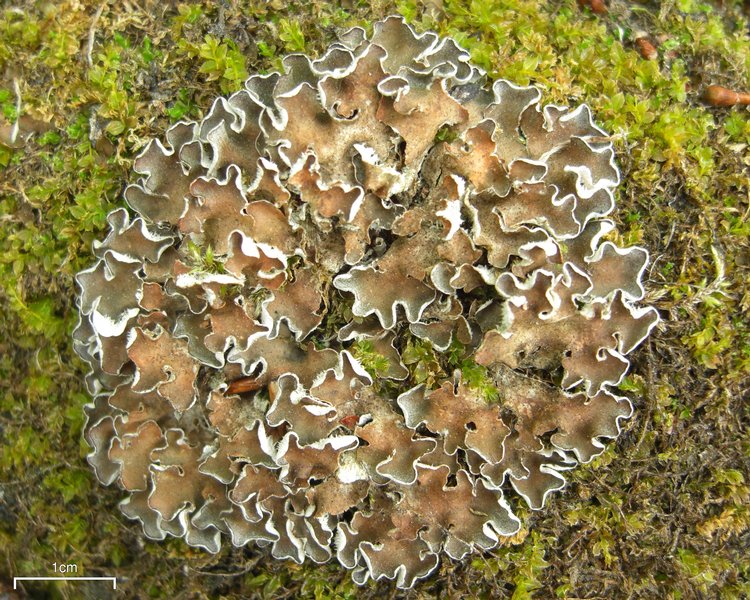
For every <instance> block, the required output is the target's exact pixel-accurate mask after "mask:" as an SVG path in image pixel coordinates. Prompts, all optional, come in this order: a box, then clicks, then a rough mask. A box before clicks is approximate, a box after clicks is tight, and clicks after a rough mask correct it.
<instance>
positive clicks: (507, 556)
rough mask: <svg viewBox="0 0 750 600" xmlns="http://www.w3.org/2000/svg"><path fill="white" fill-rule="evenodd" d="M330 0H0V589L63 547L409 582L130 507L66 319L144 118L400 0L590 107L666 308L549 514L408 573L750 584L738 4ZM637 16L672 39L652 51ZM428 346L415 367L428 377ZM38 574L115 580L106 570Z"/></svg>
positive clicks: (191, 104)
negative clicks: (597, 452) (709, 102)
mask: <svg viewBox="0 0 750 600" xmlns="http://www.w3.org/2000/svg"><path fill="white" fill-rule="evenodd" d="M332 4H333V3H328V2H321V1H318V0H307V1H304V2H281V1H279V0H273V1H271V2H261V1H254V2H253V1H249V0H236V1H233V2H213V1H209V0H204V1H195V2H186V3H182V4H177V5H176V6H172V5H171V4H170V5H169V6H168V5H167V4H164V3H158V2H155V1H153V2H151V1H148V0H147V1H143V2H139V3H114V4H108V3H106V2H103V3H100V2H96V1H93V0H80V1H73V0H60V1H59V2H57V3H54V4H53V3H49V2H41V1H37V2H18V1H16V2H14V1H13V0H10V2H6V3H4V8H2V9H0V141H1V142H2V143H0V220H2V225H1V226H0V474H1V475H0V481H1V483H0V546H2V549H1V550H0V553H1V554H2V555H3V559H2V560H1V561H0V590H3V586H5V585H7V583H8V582H9V580H10V578H11V577H12V576H14V575H16V576H20V575H51V574H53V573H52V569H53V563H55V562H57V563H66V564H76V565H77V566H78V572H77V574H78V575H115V576H117V577H118V579H119V581H118V589H119V590H121V592H122V594H123V595H125V596H128V597H134V596H139V597H155V598H162V597H163V598H174V597H178V596H181V597H217V596H219V595H222V594H223V595H224V597H229V598H232V597H237V598H239V597H269V598H271V597H279V598H281V597H302V598H354V597H373V598H376V597H377V598H382V597H384V596H388V595H391V594H393V593H394V589H393V587H392V585H390V584H371V585H370V586H369V587H366V588H364V589H362V590H360V589H358V588H356V586H354V584H352V583H351V581H350V578H349V573H348V572H346V571H345V570H344V569H342V568H340V567H338V566H337V565H336V564H333V563H332V564H329V565H325V566H322V567H321V566H312V565H309V564H308V565H305V566H297V565H294V564H291V563H280V562H278V561H275V560H273V559H271V558H270V556H268V555H267V554H266V553H264V552H263V551H261V550H258V549H257V548H254V547H248V548H245V549H234V548H231V547H230V545H229V544H225V547H224V549H223V550H222V551H221V553H219V554H218V555H216V556H213V555H208V554H206V553H203V552H201V551H199V550H195V549H192V548H189V547H188V546H186V545H185V544H184V543H183V542H182V541H177V540H171V541H166V542H162V543H158V542H157V543H155V542H150V541H148V540H146V539H145V538H144V537H143V535H142V533H141V531H140V527H139V526H137V525H136V524H134V523H131V522H128V521H127V520H126V519H125V518H124V517H123V516H122V515H121V514H120V513H119V511H118V509H117V502H118V501H119V499H120V498H121V494H120V492H118V491H117V490H116V489H107V488H103V487H101V486H100V485H99V484H98V483H97V482H96V481H95V480H94V476H93V473H92V472H91V471H90V469H89V468H88V465H87V464H86V462H85V459H84V457H85V455H86V453H87V448H86V446H85V444H84V443H83V442H82V441H81V429H82V426H83V411H82V406H83V404H85V403H86V402H87V401H88V396H87V394H86V393H85V389H84V386H83V383H82V382H83V377H84V375H85V373H84V369H83V365H82V364H81V362H80V361H78V360H77V358H76V357H75V356H74V354H73V352H72V349H71V342H70V332H71V330H72V328H73V326H74V324H75V322H76V319H77V314H76V308H75V304H74V299H75V295H76V290H75V287H74V284H73V276H74V274H75V273H76V272H77V271H79V270H80V269H82V268H84V267H86V266H88V265H89V264H90V262H91V260H92V257H91V252H90V248H91V242H92V241H93V240H94V239H97V238H101V237H102V236H103V232H104V229H105V225H106V222H105V216H106V214H107V212H108V211H110V210H111V209H112V208H114V207H116V206H120V205H123V200H122V190H123V188H124V185H125V183H126V181H127V179H128V177H129V173H130V169H131V165H132V158H133V156H134V155H135V154H136V153H137V152H138V150H139V149H140V148H142V147H143V145H144V144H145V143H146V142H147V141H148V140H149V139H150V138H151V137H154V136H160V135H161V134H162V133H163V132H164V131H165V129H166V128H167V127H168V126H169V125H170V124H171V123H174V122H176V121H178V120H180V119H190V118H197V117H200V116H201V115H202V114H203V112H204V111H206V110H207V109H208V107H209V106H210V103H211V101H212V99H213V98H214V97H215V96H217V95H219V94H226V93H229V92H231V91H234V90H236V89H238V88H239V87H240V86H241V84H242V81H243V80H244V78H245V77H246V76H247V73H252V72H268V71H270V70H273V69H278V68H279V67H280V58H281V57H282V56H283V55H284V54H286V53H288V52H294V51H304V52H307V53H311V54H313V55H315V54H320V53H321V51H322V50H323V49H324V48H325V47H327V46H328V45H329V44H330V43H331V42H332V41H333V40H335V38H336V35H337V32H339V31H340V30H341V29H342V28H346V27H348V26H352V25H362V26H364V27H366V28H367V27H369V26H370V25H371V23H372V22H373V21H374V20H377V19H378V18H381V17H383V16H385V15H387V14H390V13H392V12H400V13H401V14H403V15H405V16H406V17H407V18H408V19H409V20H410V21H411V22H412V23H413V24H414V25H415V27H417V28H418V29H426V28H430V29H434V30H436V31H438V32H439V33H441V34H445V35H451V36H454V37H456V38H457V39H458V40H460V42H461V43H462V44H463V45H464V46H465V47H467V48H468V49H470V51H471V53H472V56H473V59H474V61H475V62H476V63H477V64H479V65H480V66H482V67H483V68H485V69H486V70H487V71H488V73H489V74H490V76H491V77H492V78H498V77H504V78H508V79H510V80H511V81H514V82H515V83H518V84H526V83H534V84H536V85H538V86H539V87H541V88H542V89H543V91H544V100H545V101H546V102H558V103H561V104H568V105H572V104H578V103H580V102H586V103H588V104H589V105H590V106H591V107H592V109H593V110H594V113H595V115H596V118H597V120H598V121H599V122H600V123H601V125H602V126H603V128H604V129H605V130H607V131H609V132H611V133H612V135H613V138H614V140H615V144H616V149H617V153H618V161H619V165H620V167H621V169H622V172H623V180H624V182H623V184H622V185H621V186H620V188H619V196H618V198H617V211H616V213H615V214H614V218H615V220H617V221H618V230H619V231H620V234H619V235H620V236H621V238H622V242H624V243H625V244H630V243H642V244H643V245H645V246H646V247H647V248H649V249H650V250H651V252H652V262H651V266H650V271H649V272H648V290H649V291H648V296H647V298H646V300H645V303H646V304H651V305H654V306H656V307H657V308H658V309H659V311H660V313H661V315H662V317H663V319H664V322H663V324H662V325H661V326H660V327H659V329H658V330H657V331H655V332H654V333H653V334H652V335H651V337H650V338H649V341H648V345H647V346H645V347H643V348H641V349H640V350H638V351H637V352H636V354H635V355H634V356H633V358H634V365H633V369H632V373H631V376H630V377H629V378H628V379H626V381H625V382H624V383H623V384H622V386H621V388H622V391H623V392H624V393H627V394H628V395H629V396H630V397H631V398H633V400H634V404H635V405H636V411H637V412H636V415H635V417H634V418H633V419H631V420H630V421H629V422H628V424H627V426H626V427H627V431H626V432H625V433H624V435H623V436H622V437H621V438H620V439H619V440H618V441H617V443H616V444H614V445H612V446H610V447H609V449H608V450H607V451H606V452H605V453H604V454H603V455H602V456H601V457H599V458H598V459H596V460H595V461H594V462H593V463H591V464H590V465H586V466H583V467H581V468H579V469H577V470H576V471H574V472H573V473H572V474H571V485H570V486H569V487H568V488H567V489H566V491H564V492H563V493H561V494H557V495H553V496H552V497H551V499H550V502H549V505H548V507H547V508H545V509H544V510H543V511H541V512H539V513H535V514H531V515H529V514H528V511H526V510H524V508H523V507H516V508H517V510H518V512H519V513H520V516H522V518H523V521H524V522H525V523H527V527H528V529H524V530H522V531H521V532H520V533H519V534H518V535H516V536H515V537H514V538H512V539H510V540H508V541H507V543H506V544H505V545H504V546H503V547H502V548H500V549H498V550H496V551H494V552H490V553H486V554H484V555H475V556H474V557H473V559H471V560H468V561H465V562H462V563H456V564H452V563H450V562H449V561H445V562H444V563H443V565H442V567H441V570H440V572H439V573H438V574H436V575H435V576H433V577H431V578H430V579H428V580H427V581H425V582H423V583H421V584H419V585H418V587H417V588H416V589H415V590H414V591H413V592H410V593H409V594H408V595H409V596H411V597H419V596H424V597H437V596H441V597H445V596H448V597H452V596H454V595H460V596H470V597H486V598H490V597H491V598H502V597H513V598H527V597H539V598H551V597H560V598H577V597H578V598H580V597H606V598H620V597H622V598H625V597H631V598H694V597H720V598H742V597H747V596H748V595H750V581H749V579H750V562H749V561H748V558H747V553H746V549H747V546H748V535H750V534H748V527H749V525H750V511H749V510H748V508H747V507H748V501H749V500H750V488H749V487H748V482H747V481H746V479H745V477H746V474H747V473H748V472H749V471H750V469H748V466H749V465H748V462H749V461H748V455H749V454H750V452H749V451H748V449H749V448H750V439H749V438H748V433H747V432H748V431H750V428H749V427H748V398H749V397H750V320H749V319H748V316H747V315H748V313H749V312H750V292H749V291H748V287H747V283H746V282H747V280H748V278H749V277H750V242H748V239H749V238H750V205H749V204H748V198H749V194H750V152H749V151H748V144H750V119H749V118H748V111H747V109H744V108H733V109H719V108H711V107H707V106H705V105H704V104H702V103H701V101H700V92H701V90H702V89H703V88H704V87H705V86H706V85H709V84H712V83H715V84H720V85H724V86H726V87H730V88H733V89H737V90H743V91H746V90H748V88H750V81H748V79H747V73H748V72H750V41H749V40H748V35H747V34H748V19H747V14H746V13H743V8H742V7H743V4H742V3H741V2H724V3H722V4H721V6H715V5H713V4H708V3H704V2H699V1H695V0H676V1H674V2H668V3H667V2H665V3H661V4H657V3H649V2H644V3H632V2H623V1H620V0H613V1H612V2H611V3H610V4H609V14H608V15H605V16H600V15H595V14H593V13H591V12H590V11H588V10H581V9H579V7H578V6H577V4H576V3H575V2H574V1H573V0H564V1H562V2H555V3H547V2H536V1H533V0H529V1H521V0H497V1H493V0H472V1H470V2H465V1H463V2H459V1H458V0H442V1H441V0H431V1H427V2H411V1H402V2H392V1H377V0H376V1H375V2H363V1H361V0H347V1H342V2H340V3H339V4H338V7H335V6H332ZM125 6H129V7H130V8H131V10H126V9H125V8H124V7H125ZM640 32H646V33H647V34H648V35H649V37H650V39H651V40H652V41H653V42H655V45H656V47H657V49H658V53H659V56H658V60H656V61H649V60H646V59H644V58H642V57H641V55H640V54H639V53H638V52H637V49H636V47H635V45H634V40H635V38H636V37H637V35H638V34H639V33H640ZM16 121H18V123H19V127H20V135H21V137H20V138H17V139H16V140H15V141H16V143H11V138H10V134H11V130H10V125H12V124H13V123H15V122H16ZM27 136H28V139H27ZM11 146H18V147H11ZM201 258H205V257H201ZM361 350H362V352H363V353H365V354H366V353H367V348H362V349H361ZM419 350H420V349H419V348H416V347H415V350H414V355H415V361H414V363H413V364H412V365H411V368H414V369H417V368H423V369H425V373H426V374H427V375H426V376H429V360H427V359H429V356H427V355H426V354H425V353H424V352H423V353H422V354H425V356H422V354H420V352H419ZM425 357H426V358H425ZM375 358H377V357H375ZM456 360H457V361H458V362H460V356H458V355H457V358H456ZM425 361H427V362H425ZM425 364H427V367H425V366H424V365H425ZM457 364H458V363H457ZM458 366H460V367H461V368H466V369H469V370H471V365H462V364H459V365H458ZM371 367H372V368H373V369H375V370H377V369H378V368H379V365H378V364H377V361H376V360H375V362H374V363H373V364H372V365H371ZM481 375H482V374H481V373H478V374H477V377H478V381H479V383H478V385H481V383H482V381H481ZM25 590H26V592H27V593H28V594H29V595H31V596H33V597H54V598H60V597H62V598H78V597H83V596H82V594H87V595H88V596H87V597H106V596H107V594H108V593H110V592H108V591H107V590H108V588H107V586H106V585H104V586H99V584H93V583H92V584H85V583H69V584H65V583H56V584H43V583H42V584H28V585H25Z"/></svg>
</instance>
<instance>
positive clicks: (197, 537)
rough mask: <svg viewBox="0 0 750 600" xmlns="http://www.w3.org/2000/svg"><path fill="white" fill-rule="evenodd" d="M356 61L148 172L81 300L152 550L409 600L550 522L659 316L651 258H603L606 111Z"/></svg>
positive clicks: (445, 64) (235, 109)
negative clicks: (163, 546) (480, 381)
mask: <svg viewBox="0 0 750 600" xmlns="http://www.w3.org/2000/svg"><path fill="white" fill-rule="evenodd" d="M342 40H346V41H342V42H339V43H337V44H334V45H333V46H332V47H331V49H330V50H329V51H328V53H327V54H326V55H325V56H324V57H322V58H321V59H319V60H316V61H312V60H310V59H308V58H307V57H304V56H301V55H297V56H295V57H293V60H291V59H290V60H289V61H288V64H287V67H288V70H287V72H286V73H285V74H284V75H280V76H278V75H276V76H274V77H273V79H271V80H269V79H268V78H267V77H261V76H253V77H251V78H250V79H249V80H248V81H247V82H246V84H245V89H243V90H241V91H239V92H237V93H235V94H234V95H232V96H231V97H230V98H229V99H224V98H220V99H219V100H217V101H216V102H215V103H214V106H213V108H212V109H211V110H210V112H209V114H208V116H207V117H206V118H205V119H204V120H203V121H202V122H199V123H179V124H177V125H175V126H174V127H173V128H171V129H170V130H169V131H168V132H167V135H166V138H167V140H166V143H165V144H162V143H161V142H159V141H153V142H151V143H150V144H149V145H148V146H147V147H146V149H145V150H144V151H143V152H142V154H141V155H140V156H139V157H138V158H137V160H136V161H135V170H136V172H137V173H138V174H139V175H141V178H140V179H139V180H138V181H136V182H135V183H133V184H131V185H130V186H129V187H128V188H127V191H126V199H127V201H128V203H129V204H130V207H131V208H132V209H133V210H134V211H135V212H136V213H137V215H138V216H137V217H135V218H133V220H132V222H130V221H129V216H128V214H127V213H126V212H125V211H123V210H118V211H115V212H113V213H112V215H111V216H110V217H109V223H110V232H109V234H108V236H107V237H106V239H105V240H104V241H103V242H98V243H97V244H96V245H95V249H96V254H97V256H98V257H99V261H98V262H97V263H96V264H95V265H94V266H92V267H91V268H90V269H88V270H86V271H84V272H82V273H81V274H80V275H79V276H78V282H79V285H80V287H81V299H80V307H81V323H80V325H79V327H78V329H77V330H76V333H75V334H74V337H75V340H76V344H77V348H78V349H79V352H80V354H81V356H82V357H84V358H85V359H86V360H88V361H89V363H90V364H91V367H92V369H93V371H92V373H91V375H90V376H89V381H90V383H91V391H92V393H94V394H96V398H97V401H96V402H95V403H94V404H92V405H90V406H89V408H88V409H87V415H88V430H87V440H88V441H89V442H90V443H91V445H92V446H93V448H94V450H93V452H92V453H91V454H90V455H89V462H90V463H91V464H92V466H93V467H94V468H95V470H96V472H97V475H98V476H99V478H100V479H101V480H102V481H103V482H104V483H112V482H114V481H117V482H118V483H119V484H120V485H121V486H122V487H123V488H124V489H125V490H127V491H129V492H132V493H133V496H131V497H130V498H128V499H127V500H126V501H125V503H124V505H123V510H124V511H125V513H126V514H127V515H128V516H129V517H131V518H136V519H139V520H140V521H141V522H142V523H143V526H144V530H145V532H146V534H147V535H148V536H149V537H152V538H157V539H162V538H164V537H165V536H166V535H174V536H179V537H184V538H185V540H186V541H187V542H188V543H189V544H191V545H195V546H200V547H203V548H205V549H207V550H209V551H212V552H216V551H218V549H219V545H220V539H221V534H222V533H224V534H228V535H229V536H231V539H232V540H233V542H234V543H235V544H245V543H247V542H249V541H251V540H254V541H257V542H259V543H261V544H270V545H271V548H272V553H273V555H274V556H275V557H277V558H288V559H292V560H295V561H298V562H301V561H303V560H304V559H305V558H309V559H311V560H313V561H315V562H325V561H327V560H329V559H331V558H332V557H333V556H334V555H335V556H336V557H337V558H338V559H339V560H340V562H341V563H342V564H343V565H345V566H346V567H348V568H351V569H353V577H354V579H355V581H357V582H358V583H364V582H365V581H366V580H367V579H368V578H370V577H372V578H373V579H376V580H377V579H380V578H382V577H385V578H393V579H395V580H396V583H397V585H399V586H400V587H411V586H412V585H413V584H414V582H415V580H416V579H419V578H422V577H425V576H427V575H428V574H429V573H431V572H432V571H433V570H434V569H435V567H436V566H437V564H438V557H439V556H440V554H442V553H446V554H448V555H449V556H450V557H452V558H462V557H463V556H465V555H466V554H467V553H468V552H471V551H472V550H476V549H487V548H491V547H493V546H495V545H496V544H497V543H498V541H499V539H500V538H503V537H508V536H512V535H514V534H515V533H516V532H517V531H518V529H519V527H520V521H519V520H518V518H517V517H516V516H515V515H514V514H513V512H512V511H511V508H510V506H509V504H508V502H507V500H506V495H507V494H508V493H509V492H510V491H512V490H515V492H517V493H518V494H520V496H521V497H523V498H524V499H525V500H526V502H527V503H528V505H529V506H530V507H531V508H534V509H539V508H541V507H542V506H543V504H544V501H545V498H546V497H547V495H548V494H549V493H550V492H551V491H553V490H557V489H560V488H561V487H562V486H563V484H564V481H565V480H564V477H563V475H562V474H561V472H562V471H563V470H567V469H570V468H572V466H573V465H574V464H575V463H576V461H584V462H588V461H590V460H591V459H592V458H593V457H594V456H596V455H597V454H599V453H600V452H601V451H602V450H603V448H604V445H603V444H602V440H603V439H606V438H614V437H617V435H618V434H619V430H620V425H619V421H620V419H622V418H624V417H628V416H629V415H630V413H631V406H630V403H629V401H628V400H627V399H626V398H622V397H619V396H617V395H615V394H614V393H613V392H612V391H611V389H612V388H613V387H614V386H616V385H617V384H619V382H620V381H621V380H622V378H623V376H624V375H625V372H626V370H627V367H628V364H629V363H628V360H627V358H626V355H627V354H628V353H630V352H631V351H632V350H633V349H634V348H635V347H636V346H637V345H638V344H639V343H640V342H641V341H642V340H643V339H644V338H645V337H646V336H647V335H648V333H649V331H650V330H651V328H652V327H653V326H654V325H655V324H656V322H657V321H658V317H657V314H656V311H655V310H653V309H649V308H643V307H639V306H638V305H637V302H638V301H639V300H640V299H641V298H642V297H643V288H642V286H641V283H640V277H641V275H642V273H643V271H644V269H645V268H646V262H647V256H648V255H647V252H646V251H645V250H643V249H641V248H635V247H630V248H621V247H618V246H617V245H615V244H614V243H612V242H611V241H602V240H601V236H600V235H596V234H593V235H592V234H591V233H589V232H590V231H591V230H592V228H596V227H598V230H599V231H601V230H602V229H611V228H612V224H611V222H610V221H608V220H606V219H605V217H606V215H607V214H608V213H609V212H610V211H611V210H612V208H613V206H614V200H613V191H614V188H615V186H616V185H617V184H618V182H619V171H618V169H617V167H616V166H615V164H614V151H613V148H612V145H611V143H610V142H608V141H604V140H605V137H604V135H605V134H604V132H602V131H601V130H600V129H599V128H598V127H597V126H596V125H594V124H593V122H592V120H591V114H590V112H589V110H588V108H587V107H585V106H583V107H579V108H577V109H574V110H571V109H567V108H562V107H557V106H544V107H543V106H542V105H541V104H540V97H541V94H540V93H539V92H538V91H537V90H536V89H534V88H524V87H519V86H515V85H513V84H511V83H508V82H506V81H497V82H495V83H494V85H492V86H490V84H489V83H488V82H487V80H486V77H485V75H484V73H483V72H482V71H481V70H480V69H478V68H476V67H473V66H471V64H470V63H469V62H468V55H467V53H466V52H465V51H463V50H462V49H460V48H459V47H458V46H456V45H455V44H454V43H453V42H452V41H451V40H445V39H440V38H438V37H437V36H436V35H435V34H432V33H426V34H422V35H417V34H415V33H414V31H413V30H412V29H411V28H410V27H409V26H407V25H406V24H405V23H404V22H403V20H401V19H399V18H389V19H386V20H385V21H382V22H379V23H376V24H375V29H374V33H373V35H372V38H371V39H369V40H368V39H366V38H365V37H364V36H363V32H362V31H360V30H355V31H354V32H350V33H349V34H346V35H345V36H343V37H342ZM269 85H270V86H271V87H270V90H271V93H270V94H265V95H264V94H261V93H259V88H260V87H261V86H269ZM264 89H265V88H264ZM337 290H338V291H337ZM336 302H338V303H350V305H351V308H350V312H349V313H348V317H346V318H345V319H343V320H342V319H339V322H337V323H336V327H337V330H338V335H336V332H335V331H334V332H332V331H331V330H330V323H329V321H330V319H331V318H332V316H333V315H334V311H336V310H337V306H336V305H335V304H334V303H336ZM417 338H418V339H420V340H422V342H421V344H422V347H423V348H429V347H431V348H433V349H434V350H433V351H434V352H436V353H438V354H440V353H448V352H452V353H453V354H454V357H455V356H459V357H460V358H461V360H462V361H464V362H463V363H462V364H464V365H467V364H473V365H474V368H475V369H479V370H482V372H483V373H485V375H484V377H485V379H486V382H485V388H484V389H480V388H479V387H478V386H477V385H476V382H475V383H474V384H472V383H471V382H467V381H465V380H464V379H465V376H464V375H463V374H462V371H461V368H460V367H459V366H458V365H455V367H456V368H455V372H451V371H450V370H449V369H443V370H442V371H440V372H437V373H434V374H433V376H432V377H431V378H430V379H429V380H427V381H425V383H421V384H420V385H416V386H415V385H414V381H413V378H412V377H409V376H408V374H409V371H408V369H405V368H404V363H405V362H409V350H408V347H409V344H413V343H415V342H414V340H415V339H417ZM364 342H367V343H369V344H371V346H370V348H372V352H373V354H374V355H375V356H376V357H379V358H381V359H382V361H385V363H386V365H387V368H386V369H381V370H378V369H374V370H371V373H368V372H367V371H366V370H365V368H364V366H363V363H361V362H360V361H359V360H358V359H357V358H355V357H354V356H353V355H352V353H351V352H350V350H354V351H355V353H356V350H357V349H359V348H360V346H358V344H360V343H364ZM375 342H379V343H378V346H377V348H378V349H382V350H383V351H384V352H385V353H386V354H384V355H381V354H378V352H377V351H375V348H376V346H375ZM399 367H400V368H401V369H403V374H401V375H396V376H395V381H394V377H393V376H389V373H393V372H395V373H397V374H398V373H399ZM381 371H383V372H382V373H381ZM388 382H390V383H388ZM487 387H490V388H491V389H492V393H491V394H488V393H487ZM123 396H126V397H128V398H129V401H128V402H122V401H119V400H116V399H118V398H120V397H123ZM139 397H142V401H141V402H138V398H139ZM107 398H109V401H107V400H106V399H107ZM508 484H510V485H508ZM417 557H418V558H417Z"/></svg>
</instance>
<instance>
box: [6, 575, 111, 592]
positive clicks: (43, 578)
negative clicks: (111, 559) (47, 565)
mask: <svg viewBox="0 0 750 600" xmlns="http://www.w3.org/2000/svg"><path fill="white" fill-rule="evenodd" d="M81 580H83V581H111V582H112V589H114V590H116V589H117V578H116V577H14V578H13V589H14V590H15V589H16V582H17V581H81Z"/></svg>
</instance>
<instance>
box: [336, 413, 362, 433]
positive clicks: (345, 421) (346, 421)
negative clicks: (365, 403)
mask: <svg viewBox="0 0 750 600" xmlns="http://www.w3.org/2000/svg"><path fill="white" fill-rule="evenodd" d="M340 421H341V424H342V425H343V426H344V427H348V428H349V429H352V430H353V429H354V428H355V427H356V426H357V423H358V422H359V417H358V416H357V415H349V416H346V417H343V418H342V419H340Z"/></svg>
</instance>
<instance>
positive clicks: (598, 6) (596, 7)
mask: <svg viewBox="0 0 750 600" xmlns="http://www.w3.org/2000/svg"><path fill="white" fill-rule="evenodd" d="M590 5H591V10H592V11H594V13H596V14H597V15H606V14H607V13H608V12H609V10H607V5H606V4H605V3H604V0H591V1H590Z"/></svg>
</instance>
